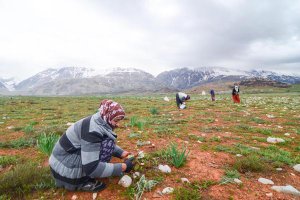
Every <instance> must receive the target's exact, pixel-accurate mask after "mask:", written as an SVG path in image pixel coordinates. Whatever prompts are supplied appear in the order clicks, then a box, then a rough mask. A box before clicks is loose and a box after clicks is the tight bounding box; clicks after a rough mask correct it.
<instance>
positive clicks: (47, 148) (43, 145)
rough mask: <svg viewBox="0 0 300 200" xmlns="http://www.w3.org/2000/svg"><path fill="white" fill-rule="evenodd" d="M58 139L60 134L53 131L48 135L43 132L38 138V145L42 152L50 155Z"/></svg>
mask: <svg viewBox="0 0 300 200" xmlns="http://www.w3.org/2000/svg"><path fill="white" fill-rule="evenodd" d="M58 139H59V135H56V134H53V133H51V134H48V135H47V134H45V133H42V134H41V135H40V136H39V138H38V140H37V147H38V148H39V150H40V151H41V152H43V153H45V154H47V155H48V156H50V154H51V152H52V149H53V147H54V145H55V143H56V142H57V140H58Z"/></svg>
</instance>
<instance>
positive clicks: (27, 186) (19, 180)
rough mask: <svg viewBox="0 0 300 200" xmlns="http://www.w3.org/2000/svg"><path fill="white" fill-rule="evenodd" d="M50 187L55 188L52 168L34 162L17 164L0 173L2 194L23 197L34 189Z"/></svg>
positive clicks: (14, 197)
mask: <svg viewBox="0 0 300 200" xmlns="http://www.w3.org/2000/svg"><path fill="white" fill-rule="evenodd" d="M49 188H54V181H53V179H52V177H51V173H50V169H49V168H48V167H46V168H42V167H38V166H37V165H35V164H33V163H26V164H21V165H17V166H16V167H15V168H14V169H13V170H11V171H8V172H6V173H4V174H1V175H0V194H7V195H8V196H9V197H11V198H13V199H16V198H17V199H23V198H24V197H25V196H26V195H28V194H29V193H31V192H33V191H37V190H44V189H49Z"/></svg>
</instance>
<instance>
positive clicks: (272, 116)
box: [266, 114, 275, 118]
mask: <svg viewBox="0 0 300 200" xmlns="http://www.w3.org/2000/svg"><path fill="white" fill-rule="evenodd" d="M266 116H267V117H268V118H275V116H274V115H268V114H266Z"/></svg>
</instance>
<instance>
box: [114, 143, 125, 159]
mask: <svg viewBox="0 0 300 200" xmlns="http://www.w3.org/2000/svg"><path fill="white" fill-rule="evenodd" d="M123 152H124V150H123V149H122V148H121V147H119V146H118V145H115V150H114V152H113V156H114V157H117V158H121V156H122V153H123Z"/></svg>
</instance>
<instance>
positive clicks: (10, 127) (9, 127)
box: [6, 126, 15, 130]
mask: <svg viewBox="0 0 300 200" xmlns="http://www.w3.org/2000/svg"><path fill="white" fill-rule="evenodd" d="M6 128H7V129H9V130H11V129H13V128H15V127H14V126H8V127H6Z"/></svg>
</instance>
